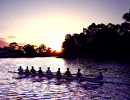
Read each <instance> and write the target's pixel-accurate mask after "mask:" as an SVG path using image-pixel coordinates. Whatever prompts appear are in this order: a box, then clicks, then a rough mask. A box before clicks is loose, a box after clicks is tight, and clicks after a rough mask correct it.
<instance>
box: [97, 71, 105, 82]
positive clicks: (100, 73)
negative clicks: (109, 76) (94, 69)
mask: <svg viewBox="0 0 130 100" xmlns="http://www.w3.org/2000/svg"><path fill="white" fill-rule="evenodd" d="M96 79H97V80H103V75H102V72H99V76H97V77H96Z"/></svg>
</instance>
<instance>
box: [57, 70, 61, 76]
mask: <svg viewBox="0 0 130 100" xmlns="http://www.w3.org/2000/svg"><path fill="white" fill-rule="evenodd" d="M56 75H57V77H59V76H61V72H60V68H58V71H57V73H56Z"/></svg>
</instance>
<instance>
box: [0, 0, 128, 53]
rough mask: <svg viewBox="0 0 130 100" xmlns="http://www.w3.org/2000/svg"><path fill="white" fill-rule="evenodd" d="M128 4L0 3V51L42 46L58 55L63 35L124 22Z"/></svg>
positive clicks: (100, 0)
mask: <svg viewBox="0 0 130 100" xmlns="http://www.w3.org/2000/svg"><path fill="white" fill-rule="evenodd" d="M129 9H130V0H0V47H2V46H4V45H6V46H7V45H8V43H11V42H17V43H18V45H25V44H27V43H29V44H33V45H37V46H39V45H40V44H45V45H46V46H47V47H51V48H52V49H53V50H54V49H56V50H58V51H60V48H61V45H62V42H63V41H64V38H65V35H66V34H68V33H70V34H73V33H80V32H82V29H83V28H87V27H88V26H89V25H90V24H91V23H93V22H94V23H96V24H100V23H104V24H108V23H113V24H120V23H122V22H124V21H123V20H122V16H123V14H124V13H126V12H129Z"/></svg>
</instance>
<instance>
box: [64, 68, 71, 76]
mask: <svg viewBox="0 0 130 100" xmlns="http://www.w3.org/2000/svg"><path fill="white" fill-rule="evenodd" d="M64 75H66V76H67V77H70V76H72V75H71V73H70V71H69V68H67V71H66V72H65V74H64Z"/></svg>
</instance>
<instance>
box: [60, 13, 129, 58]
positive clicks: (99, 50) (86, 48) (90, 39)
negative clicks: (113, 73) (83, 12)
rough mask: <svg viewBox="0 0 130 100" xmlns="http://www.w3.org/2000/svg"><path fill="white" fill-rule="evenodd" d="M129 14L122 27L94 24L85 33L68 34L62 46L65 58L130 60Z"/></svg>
mask: <svg viewBox="0 0 130 100" xmlns="http://www.w3.org/2000/svg"><path fill="white" fill-rule="evenodd" d="M128 16H129V15H128V13H126V14H124V16H123V19H125V20H126V21H127V22H124V23H122V24H121V25H119V24H117V25H114V24H112V23H109V24H108V25H105V24H97V25H96V24H95V23H92V24H91V25H90V26H89V27H88V28H83V33H80V34H73V35H71V34H67V35H66V36H65V41H64V42H63V44H62V52H63V57H69V58H72V57H74V58H98V59H99V58H130V45H129V43H130V23H128V21H129V17H128Z"/></svg>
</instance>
